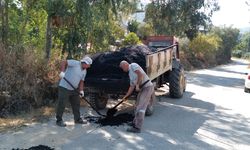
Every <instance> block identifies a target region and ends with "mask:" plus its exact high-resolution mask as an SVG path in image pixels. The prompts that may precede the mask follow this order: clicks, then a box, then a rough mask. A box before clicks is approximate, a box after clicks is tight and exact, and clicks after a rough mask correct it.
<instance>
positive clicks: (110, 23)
mask: <svg viewBox="0 0 250 150" xmlns="http://www.w3.org/2000/svg"><path fill="white" fill-rule="evenodd" d="M137 2H138V0H132V1H131V0H125V1H120V0H105V1H93V0H92V1H86V0H76V1H70V0H64V1H61V0H53V2H52V4H51V5H50V8H49V9H48V14H49V15H51V16H52V17H54V18H64V19H61V20H65V18H68V17H71V18H72V19H70V20H73V22H72V23H71V24H70V25H67V24H66V25H64V24H63V22H60V19H58V21H56V20H55V21H54V22H56V23H57V22H58V28H55V29H53V30H54V32H53V34H54V38H56V39H59V40H60V41H62V43H63V46H62V47H63V52H65V51H67V52H68V53H69V55H70V57H79V56H81V55H82V54H83V53H86V52H87V49H89V51H91V52H96V51H100V50H103V49H107V48H108V46H109V45H110V44H111V43H112V42H113V41H114V38H115V37H113V36H115V35H117V34H114V32H113V28H116V29H118V28H117V26H118V25H119V23H118V22H117V20H118V19H119V16H120V15H121V14H126V13H129V12H131V11H133V10H135V8H136V7H135V6H136V3H137ZM52 22H53V21H52ZM56 25H57V24H56ZM60 44H61V43H60ZM87 45H89V46H90V47H88V46H87Z"/></svg>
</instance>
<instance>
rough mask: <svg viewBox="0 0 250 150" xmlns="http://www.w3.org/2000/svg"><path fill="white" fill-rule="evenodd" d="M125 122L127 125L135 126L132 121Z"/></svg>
mask: <svg viewBox="0 0 250 150" xmlns="http://www.w3.org/2000/svg"><path fill="white" fill-rule="evenodd" d="M127 124H128V125H129V126H131V127H134V126H135V124H134V122H128V123H127Z"/></svg>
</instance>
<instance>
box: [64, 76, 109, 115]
mask: <svg viewBox="0 0 250 150" xmlns="http://www.w3.org/2000/svg"><path fill="white" fill-rule="evenodd" d="M63 79H64V80H65V81H66V82H67V83H68V84H69V85H70V86H71V87H72V88H73V89H74V91H75V92H76V93H78V94H79V95H81V93H80V92H79V91H78V90H77V89H76V88H75V87H74V86H73V85H72V84H71V83H70V82H69V80H68V79H66V78H65V77H64V78H63ZM81 98H82V99H84V100H85V101H86V102H87V103H88V104H89V106H90V107H91V108H92V109H93V110H94V111H95V112H96V113H97V114H98V115H100V116H103V117H106V116H105V115H103V114H101V113H100V112H99V111H98V110H96V109H95V107H94V106H93V105H92V104H91V103H90V102H89V101H88V100H87V99H86V98H85V97H81Z"/></svg>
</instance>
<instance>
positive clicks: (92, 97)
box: [89, 93, 108, 110]
mask: <svg viewBox="0 0 250 150" xmlns="http://www.w3.org/2000/svg"><path fill="white" fill-rule="evenodd" d="M89 102H90V103H91V105H92V106H93V107H94V108H95V109H97V110H101V109H104V108H106V105H107V102H108V96H107V95H106V94H98V93H91V94H89Z"/></svg>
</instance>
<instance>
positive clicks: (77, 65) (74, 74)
mask: <svg viewBox="0 0 250 150" xmlns="http://www.w3.org/2000/svg"><path fill="white" fill-rule="evenodd" d="M67 63H68V66H67V69H66V71H65V76H64V78H66V79H67V80H68V81H69V82H70V83H71V84H72V85H73V86H74V87H75V88H76V89H77V88H78V85H79V82H80V81H81V80H82V81H84V80H85V77H86V74H87V71H86V69H82V65H81V62H80V61H77V60H67ZM59 86H61V87H64V88H66V89H68V90H73V88H72V87H71V86H70V85H69V83H68V82H66V81H65V80H64V79H61V81H60V83H59Z"/></svg>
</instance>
